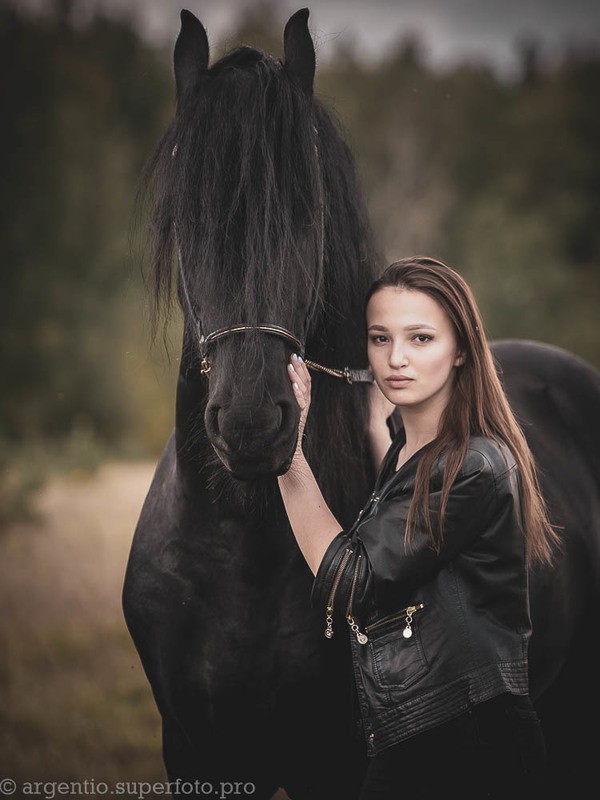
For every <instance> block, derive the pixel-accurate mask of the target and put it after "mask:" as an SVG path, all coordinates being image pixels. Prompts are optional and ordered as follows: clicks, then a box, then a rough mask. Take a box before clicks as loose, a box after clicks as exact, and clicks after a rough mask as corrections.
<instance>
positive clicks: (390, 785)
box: [359, 694, 546, 800]
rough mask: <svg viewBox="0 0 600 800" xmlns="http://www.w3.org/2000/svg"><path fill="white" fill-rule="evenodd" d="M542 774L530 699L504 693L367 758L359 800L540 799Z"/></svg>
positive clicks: (541, 754) (541, 749) (540, 748)
mask: <svg viewBox="0 0 600 800" xmlns="http://www.w3.org/2000/svg"><path fill="white" fill-rule="evenodd" d="M545 772H546V747H545V743H544V736H543V733H542V728H541V725H540V721H539V719H538V716H537V713H536V711H535V709H534V707H533V705H532V703H531V700H530V699H529V697H517V696H514V695H508V694H505V695H500V696H499V697H495V698H494V699H492V700H488V701H487V702H485V703H481V704H479V705H477V706H474V707H473V709H471V710H470V711H468V712H467V713H465V714H462V715H461V716H459V717H457V718H456V719H453V720H450V721H449V722H445V723H443V724H442V725H439V726H437V727H436V728H432V729H431V730H429V731H426V732H425V733H421V734H419V735H417V736H414V737H413V738H411V739H407V740H406V741H404V742H401V743H400V744H397V745H395V746H393V747H390V748H388V749H387V750H384V751H383V752H381V753H380V754H378V755H377V756H374V757H372V758H370V759H369V764H368V767H367V773H366V777H365V780H364V782H363V786H362V789H361V793H360V796H359V800H401V798H402V799H403V798H406V799H407V800H408V798H410V800H430V798H431V799H432V800H433V798H435V800H440V798H443V797H459V798H460V799H461V800H521V799H523V800H524V799H525V798H527V800H534V798H540V800H542V798H543V796H544V792H545V785H546V784H545Z"/></svg>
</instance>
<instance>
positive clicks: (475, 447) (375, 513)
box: [312, 431, 531, 755]
mask: <svg viewBox="0 0 600 800" xmlns="http://www.w3.org/2000/svg"><path fill="white" fill-rule="evenodd" d="M403 442H404V434H403V431H400V433H399V434H398V435H397V436H396V437H395V439H394V441H393V443H392V445H391V447H390V449H389V451H388V453H387V454H386V457H385V458H384V461H383V463H382V465H381V469H380V471H379V475H378V478H377V481H376V484H375V491H374V492H373V494H372V495H371V498H370V500H369V501H368V502H367V504H366V505H365V507H364V508H363V510H362V511H361V512H360V515H359V517H358V519H357V521H356V522H355V523H354V525H353V526H352V528H351V529H350V530H349V531H347V532H346V531H342V532H341V533H339V534H338V535H337V536H336V537H335V539H334V540H333V541H332V542H331V544H330V545H329V547H328V549H327V551H326V553H325V555H324V557H323V560H322V562H321V564H320V566H319V570H318V572H317V575H316V577H315V581H314V585H313V591H312V603H313V605H314V606H316V607H317V608H320V609H322V611H323V620H324V622H325V625H326V629H325V635H326V636H328V637H329V636H331V635H334V631H335V635H344V629H345V630H348V626H350V628H349V630H350V641H351V649H352V659H353V671H354V676H355V683H356V690H357V696H358V703H359V707H360V716H361V720H362V726H363V731H364V735H365V738H366V742H367V751H368V753H369V754H370V755H374V754H376V753H377V752H379V751H380V750H382V749H384V748H386V747H389V746H391V745H393V744H396V743H398V742H400V741H402V740H403V739H406V738H408V737H410V736H413V735H414V734H417V733H420V732H421V731H425V730H427V729H429V728H432V727H433V726H435V725H438V724H440V723H442V722H445V721H446V720H448V719H451V718H452V717H455V716H457V715H458V714H460V713H462V712H464V711H466V710H468V709H469V708H470V707H471V706H473V705H474V704H476V703H480V702H482V701H484V700H487V699H490V698H492V697H494V696H496V695H498V694H501V693H503V692H509V693H512V694H517V695H526V694H528V670H527V646H528V641H529V637H530V634H531V621H530V616H529V595H528V578H527V569H526V566H525V545H524V538H523V535H522V533H521V529H520V499H519V481H518V470H517V466H516V464H515V461H514V459H513V457H512V455H511V453H510V452H509V450H508V448H507V447H506V446H504V445H501V444H498V443H497V442H495V441H492V440H490V439H487V438H484V437H473V438H472V439H471V441H470V444H469V450H468V452H467V456H466V458H465V462H464V464H463V466H462V468H461V470H460V472H459V474H458V476H457V478H456V480H455V482H454V484H453V486H452V488H451V490H450V495H449V498H448V504H447V507H446V514H445V525H444V541H443V545H442V548H441V552H440V553H439V555H438V554H436V552H435V551H434V550H433V549H432V548H431V546H430V544H429V542H428V539H427V538H426V535H425V533H424V532H423V531H420V530H419V528H418V527H416V528H415V530H414V533H413V539H412V544H411V548H410V550H409V552H406V550H405V546H404V538H403V534H404V525H405V522H406V515H407V511H408V507H409V504H410V500H411V497H412V494H413V489H414V480H415V476H416V469H417V465H418V461H419V458H420V457H421V455H422V453H423V452H424V448H423V449H422V450H420V451H419V452H417V453H416V454H415V455H414V456H413V457H412V458H411V459H410V460H409V461H407V462H406V463H405V464H404V465H403V466H402V467H401V468H400V469H399V470H398V471H397V472H396V471H395V465H396V461H397V457H398V452H399V450H400V447H401V446H402V444H403ZM426 447H427V446H426ZM442 467H443V464H442V463H441V462H439V463H438V464H437V465H436V466H434V469H433V470H432V475H431V483H430V498H431V502H430V508H431V513H432V521H433V523H434V524H435V519H436V517H435V514H436V508H437V507H438V504H439V499H440V495H441V486H442Z"/></svg>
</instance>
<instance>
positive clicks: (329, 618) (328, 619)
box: [325, 480, 393, 644]
mask: <svg viewBox="0 0 600 800" xmlns="http://www.w3.org/2000/svg"><path fill="white" fill-rule="evenodd" d="M389 483H393V481H390V480H388V484H389ZM384 488H388V486H387V484H384V486H382V487H380V488H379V494H378V493H377V490H376V491H374V492H373V493H372V494H371V496H370V498H369V504H368V506H367V507H366V509H365V508H363V509H361V510H360V512H359V514H358V519H357V524H356V529H355V530H358V528H359V527H360V524H362V523H363V522H366V520H367V518H368V516H369V515H370V512H371V511H372V510H373V508H374V507H375V506H376V505H377V503H378V502H379V500H380V499H381V496H382V490H383V489H384ZM365 510H366V511H367V517H366V518H365V519H364V520H363V519H361V518H362V515H363V513H364V512H365ZM353 552H354V551H353V550H352V548H351V547H347V548H346V551H345V553H344V555H343V556H342V560H341V561H340V564H339V566H338V568H337V571H336V573H335V578H334V579H333V584H332V586H331V591H330V592H329V597H328V599H327V608H326V614H325V636H326V638H327V639H332V638H333V611H334V601H335V595H336V592H337V590H338V586H339V584H340V581H341V579H342V575H343V574H344V570H345V569H346V566H347V564H348V560H349V558H350V556H351V555H352V553H353ZM361 558H362V556H361V555H360V554H359V556H358V558H357V560H356V566H355V568H354V576H353V579H352V589H351V591H350V599H349V601H348V607H347V609H346V619H347V621H348V624H349V625H350V627H351V629H352V631H353V632H354V633H355V635H356V638H357V640H358V642H359V644H366V643H367V642H368V641H369V639H368V636H367V635H366V634H365V633H362V632H361V631H360V630H359V628H358V625H357V623H356V622H355V621H354V618H353V616H352V605H353V602H354V592H355V589H356V582H357V578H358V570H359V567H360V559H361Z"/></svg>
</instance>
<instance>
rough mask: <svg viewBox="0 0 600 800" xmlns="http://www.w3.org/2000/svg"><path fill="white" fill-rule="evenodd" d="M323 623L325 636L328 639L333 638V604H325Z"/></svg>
mask: <svg viewBox="0 0 600 800" xmlns="http://www.w3.org/2000/svg"><path fill="white" fill-rule="evenodd" d="M325 623H326V624H325V636H326V637H327V638H328V639H333V606H327V614H326V616H325Z"/></svg>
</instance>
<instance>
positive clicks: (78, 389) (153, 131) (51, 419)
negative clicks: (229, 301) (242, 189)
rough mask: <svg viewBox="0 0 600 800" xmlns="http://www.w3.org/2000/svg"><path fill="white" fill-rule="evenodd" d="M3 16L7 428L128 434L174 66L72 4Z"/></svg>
mask: <svg viewBox="0 0 600 800" xmlns="http://www.w3.org/2000/svg"><path fill="white" fill-rule="evenodd" d="M0 14H1V19H0V74H2V75H3V80H2V84H1V87H0V107H1V108H2V113H3V119H4V124H3V125H2V127H1V128H0V171H1V174H2V176H3V180H2V182H1V183H0V247H1V254H0V270H1V283H2V287H3V288H2V291H1V293H0V355H1V361H2V376H3V391H2V393H1V395H0V419H1V420H2V430H3V435H4V437H5V438H8V439H9V440H13V441H19V440H23V439H27V438H32V437H35V436H41V437H56V436H64V435H68V434H69V433H70V432H71V431H72V430H73V428H74V426H75V427H76V426H78V427H80V428H81V427H82V426H83V427H87V428H89V429H90V430H91V431H92V432H93V433H94V434H95V435H97V436H98V437H99V438H101V439H103V440H105V441H107V442H112V443H113V444H115V443H117V442H118V441H119V440H123V439H125V438H127V437H128V435H129V434H130V431H131V428H132V427H134V428H135V427H136V423H137V419H138V417H139V416H140V414H139V407H140V406H143V405H144V403H145V401H146V400H147V399H148V398H145V399H144V395H143V393H141V394H140V396H139V397H138V398H136V399H135V401H134V402H132V400H133V398H128V397H127V378H128V375H127V372H128V370H131V362H129V363H128V360H127V355H128V354H129V356H131V354H132V350H133V348H134V341H135V338H136V333H135V332H136V331H137V330H139V323H140V311H141V306H140V297H141V291H140V289H141V281H140V276H139V274H138V273H137V272H136V270H135V269H134V268H133V267H134V265H133V264H132V262H131V256H130V252H129V243H128V236H129V231H130V223H131V219H132V209H133V206H134V197H135V191H136V184H137V180H138V175H139V173H140V171H141V168H142V164H143V163H144V161H145V159H146V158H147V156H148V155H149V152H150V150H151V148H152V147H153V145H154V143H155V141H156V139H157V138H158V135H159V131H162V127H163V125H164V123H165V119H166V113H167V111H170V108H168V106H169V102H170V100H171V84H170V76H169V72H168V68H167V67H166V65H165V63H164V62H163V60H162V59H161V58H160V57H158V56H157V54H156V52H154V51H153V50H151V49H149V48H148V47H147V46H145V45H143V44H142V42H141V41H140V40H139V38H138V37H137V36H136V35H134V33H133V31H132V30H131V29H130V28H128V27H127V26H126V25H124V24H122V23H117V22H114V21H110V20H108V19H104V18H102V17H95V18H94V19H93V20H92V22H91V23H90V24H89V25H87V26H86V27H84V28H81V29H79V28H75V27H74V26H73V25H72V23H71V17H70V8H69V4H68V3H65V2H61V3H60V4H58V5H57V7H56V9H55V13H54V14H49V15H47V16H45V17H43V18H39V19H36V20H33V19H27V18H24V17H21V16H20V15H19V14H18V13H17V12H16V11H15V10H13V9H10V8H7V7H2V9H1V10H0ZM8 76H9V77H8ZM139 388H140V389H141V387H139ZM137 435H138V436H140V435H141V436H142V437H143V432H142V431H141V430H140V429H139V428H138V430H137Z"/></svg>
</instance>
